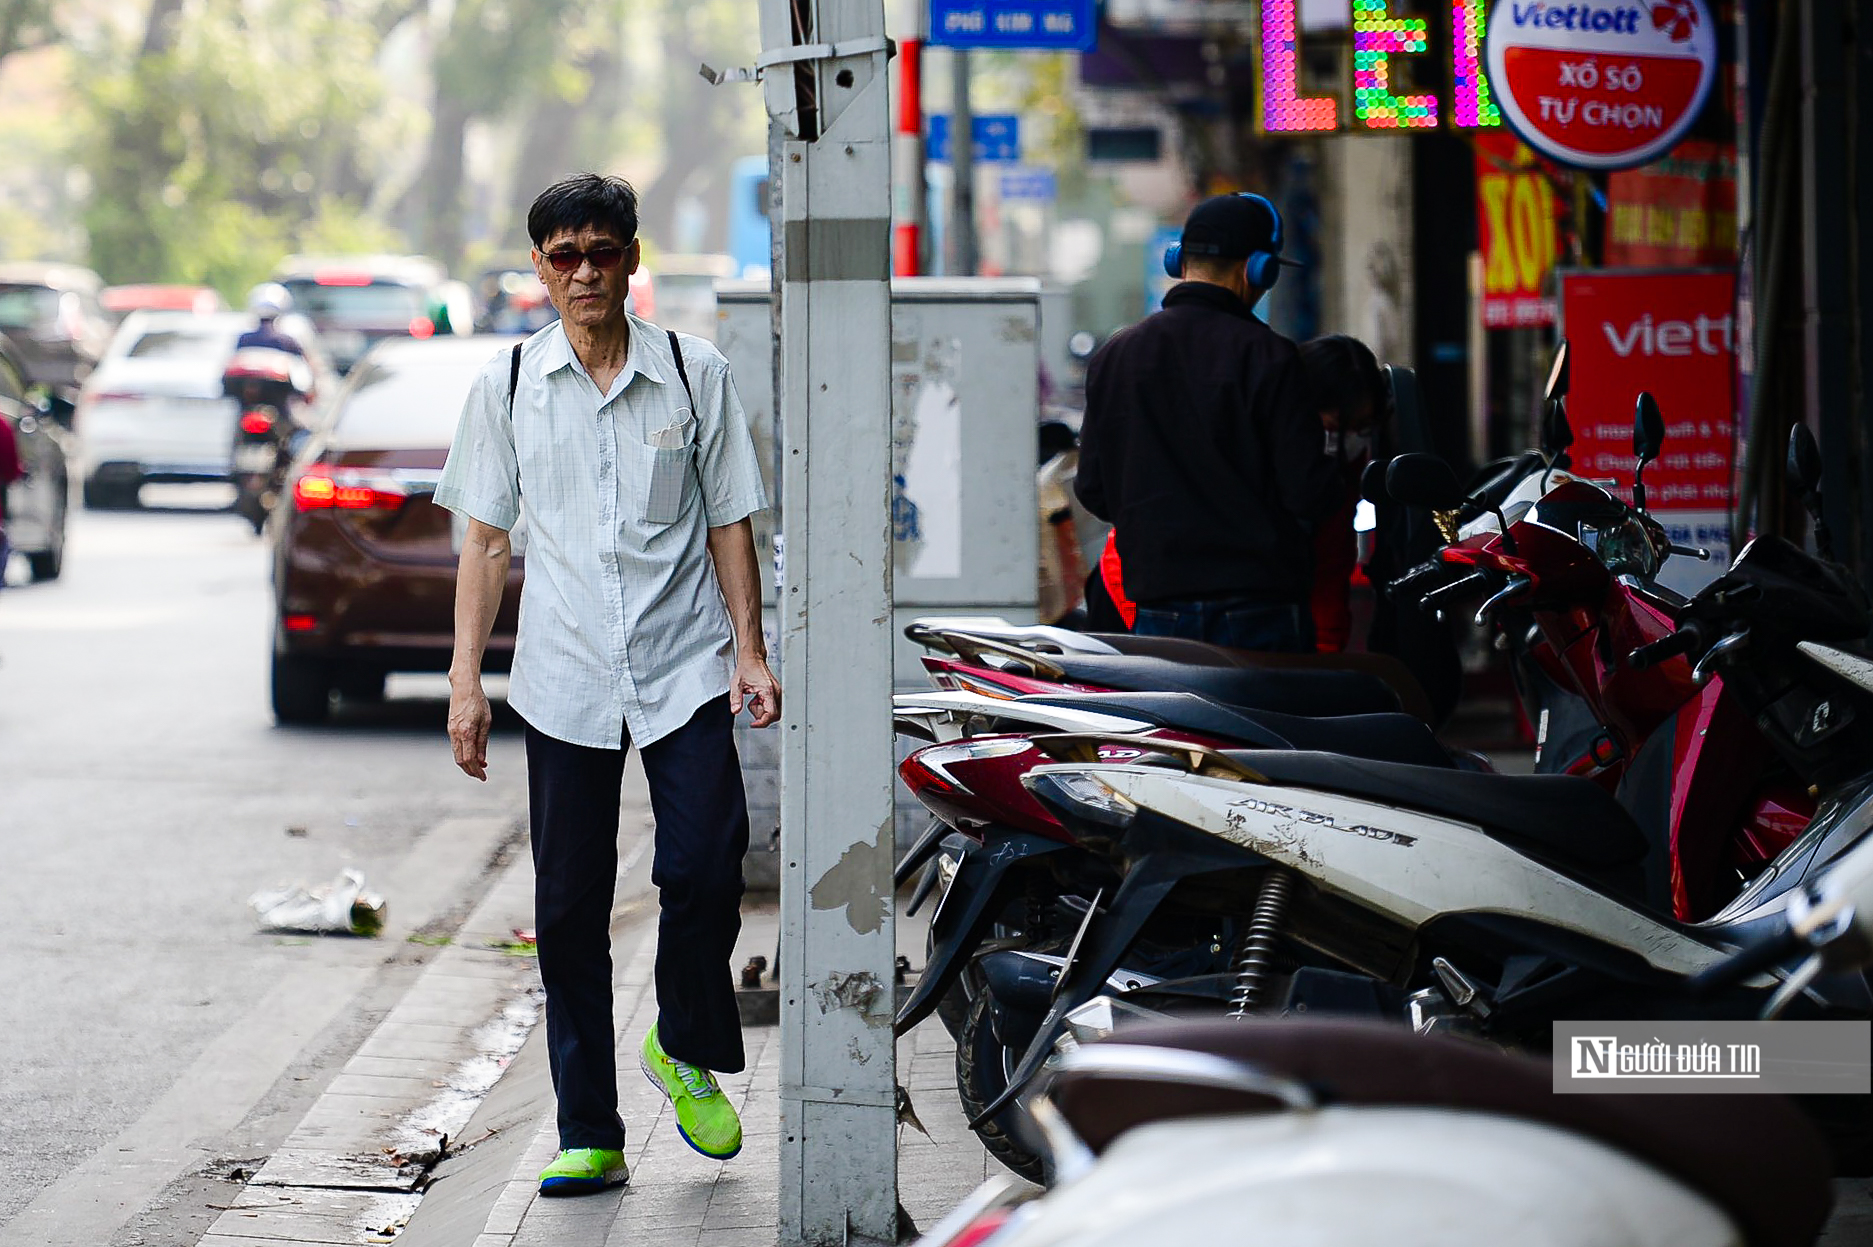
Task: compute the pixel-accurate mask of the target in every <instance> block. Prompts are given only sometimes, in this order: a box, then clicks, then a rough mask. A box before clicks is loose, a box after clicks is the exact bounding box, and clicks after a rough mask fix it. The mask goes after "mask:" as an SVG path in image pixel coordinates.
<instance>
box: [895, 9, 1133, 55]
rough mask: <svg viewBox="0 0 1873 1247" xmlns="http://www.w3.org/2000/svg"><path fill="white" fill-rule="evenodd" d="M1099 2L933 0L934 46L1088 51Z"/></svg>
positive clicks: (1093, 32)
mask: <svg viewBox="0 0 1873 1247" xmlns="http://www.w3.org/2000/svg"><path fill="white" fill-rule="evenodd" d="M1093 5H1094V0H930V42H931V43H933V44H935V45H937V46H938V47H946V48H1027V49H1032V50H1038V51H1049V52H1087V51H1091V50H1092V46H1093V43H1094V40H1095V39H1096V38H1097V36H1098V33H1099V30H1098V21H1097V19H1096V18H1095V17H1094V13H1093Z"/></svg>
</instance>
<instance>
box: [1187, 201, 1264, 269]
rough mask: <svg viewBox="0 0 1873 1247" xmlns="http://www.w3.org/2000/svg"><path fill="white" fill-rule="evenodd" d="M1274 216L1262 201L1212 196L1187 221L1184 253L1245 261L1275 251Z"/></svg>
mask: <svg viewBox="0 0 1873 1247" xmlns="http://www.w3.org/2000/svg"><path fill="white" fill-rule="evenodd" d="M1276 228H1277V222H1276V220H1275V214H1274V213H1273V212H1272V211H1270V210H1269V207H1268V204H1267V203H1266V202H1264V201H1263V200H1261V199H1260V198H1250V197H1248V196H1244V195H1212V196H1211V197H1210V198H1208V199H1206V200H1204V201H1203V202H1202V203H1200V204H1198V205H1197V206H1196V207H1194V208H1192V209H1191V210H1190V215H1189V216H1188V217H1187V218H1185V220H1184V236H1183V245H1184V254H1185V255H1205V256H1208V255H1214V256H1222V257H1224V258H1225V259H1230V260H1245V259H1247V258H1248V257H1249V256H1252V255H1254V254H1255V253H1256V252H1258V251H1273V250H1275V249H1276V248H1275V232H1276Z"/></svg>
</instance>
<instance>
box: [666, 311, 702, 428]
mask: <svg viewBox="0 0 1873 1247" xmlns="http://www.w3.org/2000/svg"><path fill="white" fill-rule="evenodd" d="M664 332H665V333H667V334H669V335H670V354H671V355H673V356H675V357H676V375H677V379H678V380H680V381H681V382H682V383H683V394H684V395H685V396H686V397H687V398H688V399H689V409H690V411H691V412H694V411H695V410H696V392H695V391H694V390H692V389H690V388H689V370H688V369H686V368H684V367H683V348H682V347H680V346H678V345H677V344H676V330H674V329H666V330H664Z"/></svg>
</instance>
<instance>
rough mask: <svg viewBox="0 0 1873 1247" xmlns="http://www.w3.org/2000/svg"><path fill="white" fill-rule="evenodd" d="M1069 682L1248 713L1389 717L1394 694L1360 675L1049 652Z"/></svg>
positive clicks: (1380, 682) (1374, 678) (1372, 678)
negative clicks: (1188, 698)
mask: <svg viewBox="0 0 1873 1247" xmlns="http://www.w3.org/2000/svg"><path fill="white" fill-rule="evenodd" d="M1047 660H1048V661H1049V662H1051V663H1054V664H1055V665H1056V666H1058V667H1059V668H1060V669H1061V670H1062V671H1064V672H1065V673H1066V678H1067V679H1068V680H1070V681H1072V682H1073V683H1075V684H1096V685H1098V686H1100V687H1101V688H1108V689H1116V690H1119V691H1122V692H1131V693H1195V694H1196V695H1197V696H1199V697H1207V698H1209V699H1210V700H1212V701H1219V702H1223V703H1225V704H1227V705H1230V706H1240V707H1244V708H1247V709H1252V710H1272V711H1275V712H1276V713H1278V714H1293V715H1304V716H1315V717H1318V716H1323V715H1342V714H1389V713H1396V712H1397V710H1398V695H1397V694H1396V693H1394V692H1392V690H1391V689H1390V688H1388V687H1387V686H1386V684H1385V682H1384V681H1383V680H1381V679H1379V678H1378V677H1377V676H1373V675H1368V674H1366V673H1365V672H1363V671H1282V670H1269V669H1266V668H1247V667H1198V666H1193V665H1191V664H1188V663H1180V662H1170V661H1168V660H1166V659H1163V658H1150V657H1143V656H1137V655H1129V654H1050V655H1048V656H1047Z"/></svg>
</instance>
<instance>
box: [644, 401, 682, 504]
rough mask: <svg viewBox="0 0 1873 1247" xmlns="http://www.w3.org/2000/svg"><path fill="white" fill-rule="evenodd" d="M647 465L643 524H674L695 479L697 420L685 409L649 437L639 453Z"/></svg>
mask: <svg viewBox="0 0 1873 1247" xmlns="http://www.w3.org/2000/svg"><path fill="white" fill-rule="evenodd" d="M639 453H640V454H641V455H642V456H644V458H645V460H646V461H647V467H648V468H649V471H648V472H647V473H646V479H647V481H648V485H649V488H648V489H646V491H645V494H644V522H645V523H647V524H673V523H675V522H676V520H677V519H678V518H679V517H680V516H681V515H682V514H683V508H684V505H685V504H686V503H687V502H688V500H689V494H690V492H691V491H690V482H691V481H692V480H694V479H695V475H696V473H695V470H694V469H695V459H696V418H695V416H694V414H693V413H691V412H690V410H689V409H688V408H687V407H683V408H679V409H678V410H677V412H676V418H675V419H674V420H673V421H672V422H671V423H669V424H668V425H665V426H664V427H663V428H661V429H658V430H657V431H656V432H654V433H652V434H651V435H650V438H649V440H648V441H647V442H646V443H645V445H644V447H643V449H642V450H641V451H640V452H639Z"/></svg>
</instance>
